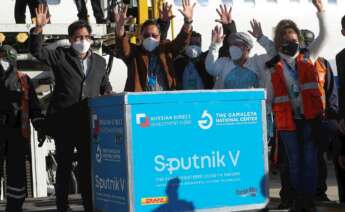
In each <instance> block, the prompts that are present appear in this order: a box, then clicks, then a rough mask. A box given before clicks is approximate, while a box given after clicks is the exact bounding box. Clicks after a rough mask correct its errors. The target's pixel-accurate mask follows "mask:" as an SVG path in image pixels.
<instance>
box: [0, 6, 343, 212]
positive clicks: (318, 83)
mask: <svg viewBox="0 0 345 212" xmlns="http://www.w3.org/2000/svg"><path fill="white" fill-rule="evenodd" d="M312 2H313V5H314V6H315V8H316V10H317V15H316V16H317V19H318V21H319V26H320V32H319V35H318V36H317V37H316V38H315V36H314V34H313V33H312V32H311V31H309V30H300V29H299V28H298V26H297V25H296V23H295V22H293V21H292V20H281V21H280V22H279V23H278V25H277V26H276V28H275V32H274V39H273V40H270V39H269V38H268V37H266V36H265V35H264V33H263V31H262V28H261V23H260V22H258V21H257V20H253V21H252V22H251V27H252V29H251V30H250V31H249V33H246V32H237V30H236V25H235V21H234V20H233V16H232V11H231V8H227V7H226V6H220V8H219V9H217V13H218V14H219V17H220V18H219V20H217V22H219V23H221V24H222V27H218V26H217V27H215V28H214V29H213V30H212V40H211V45H210V47H209V50H208V51H207V52H202V50H201V43H202V35H201V34H200V33H198V32H196V31H193V27H192V24H193V11H194V7H195V4H193V5H192V4H191V3H190V0H182V9H180V10H179V11H180V12H181V14H182V15H183V17H184V24H183V26H182V29H181V31H180V33H179V34H178V36H177V37H176V38H175V39H174V40H172V41H169V40H167V39H166V34H167V33H166V32H167V30H168V29H169V22H170V20H171V18H173V15H172V12H171V9H172V8H171V6H169V5H168V4H167V3H165V4H164V5H163V7H162V10H161V11H160V12H161V15H160V20H147V21H146V22H145V23H144V24H143V25H142V26H141V31H140V36H139V41H138V43H137V44H132V43H131V42H130V40H129V35H128V33H126V31H125V25H126V23H127V22H128V21H129V18H130V17H128V16H127V9H128V8H127V6H125V5H122V6H118V7H117V8H116V10H115V11H114V17H113V18H114V21H115V23H116V28H115V34H116V49H114V56H116V57H118V58H120V59H122V60H123V61H124V62H125V64H126V65H127V68H128V70H127V73H128V77H127V81H126V85H125V91H129V92H143V91H169V90H196V89H198V90H200V89H250V88H264V89H265V90H266V92H267V101H266V103H267V104H266V105H267V114H268V115H267V119H268V123H269V125H268V128H269V129H270V130H269V132H271V133H269V137H272V138H273V139H272V140H274V141H275V142H274V143H275V148H274V149H275V150H274V151H273V152H274V153H277V155H274V156H273V157H272V158H273V159H272V161H273V162H277V161H276V159H277V158H279V164H280V169H281V173H282V174H281V176H282V178H281V180H282V191H281V194H282V195H281V196H282V204H281V207H285V208H289V209H290V211H292V212H302V211H306V212H314V211H316V207H315V201H316V200H318V198H319V197H321V199H322V195H325V188H324V187H325V186H326V185H325V179H326V177H325V169H326V170H327V167H326V166H325V161H324V153H325V152H326V151H328V149H329V147H330V146H331V144H332V143H333V141H334V140H340V141H342V142H340V144H342V151H338V153H337V154H336V156H334V162H335V165H336V167H337V170H336V172H337V177H338V182H339V188H341V189H339V191H340V192H339V194H340V195H339V196H340V201H341V202H344V201H345V196H344V195H345V194H344V191H345V190H344V189H343V188H342V187H343V186H344V183H345V179H344V177H345V174H344V173H345V171H344V169H345V151H344V150H345V120H344V118H345V115H344V114H345V104H344V102H345V92H344V91H343V89H344V86H345V76H344V74H345V62H344V61H345V60H344V57H345V56H344V55H345V50H344V51H342V52H341V53H339V54H338V55H337V58H336V61H337V68H338V77H339V86H338V85H337V83H336V80H335V79H334V76H333V72H332V69H331V67H330V64H329V63H328V62H327V60H326V59H324V58H322V57H321V55H319V53H320V51H321V50H322V48H323V47H324V46H325V43H326V39H327V37H328V30H327V24H326V23H325V14H326V11H325V10H324V7H323V3H322V0H313V1H312ZM35 17H36V22H35V23H36V27H34V28H33V29H32V30H31V32H30V39H29V48H30V52H31V54H32V55H33V56H35V57H36V58H37V59H38V60H39V61H41V62H43V63H45V64H46V65H48V66H50V67H51V69H52V71H53V73H54V75H55V88H54V91H53V95H52V98H51V102H50V107H49V109H48V114H47V115H45V114H43V113H42V111H41V109H40V107H39V105H38V104H37V97H36V96H35V93H34V92H33V90H32V86H31V83H30V79H29V78H28V77H27V76H26V75H23V74H22V73H20V72H18V70H17V67H16V52H15V50H14V49H13V48H12V47H10V46H1V47H0V64H1V65H0V95H1V96H4V97H8V98H4V99H5V101H2V102H1V104H0V135H1V137H0V143H7V145H6V150H7V156H8V158H7V161H8V162H7V170H8V171H7V174H8V179H11V180H10V181H8V186H7V209H6V210H7V212H17V211H21V208H22V204H23V201H24V199H25V187H24V184H25V183H24V172H23V173H22V172H18V170H19V169H20V168H23V169H24V163H23V162H22V160H18V158H22V157H24V156H22V155H24V154H25V145H27V142H25V141H29V137H28V134H29V131H28V130H29V128H28V121H29V119H31V121H32V123H33V125H34V127H35V128H36V130H38V132H40V133H42V134H48V135H50V136H52V137H53V138H54V140H55V145H56V156H57V163H58V168H57V178H56V203H57V209H58V211H59V212H65V211H68V208H69V205H68V187H69V181H70V172H71V163H72V154H73V150H74V148H76V149H77V151H78V158H77V159H78V163H79V168H80V173H82V174H83V177H81V178H80V180H81V181H82V182H81V183H82V185H83V186H81V188H82V190H81V192H82V197H83V204H84V207H85V211H92V204H91V202H92V201H91V181H90V173H91V172H90V158H89V154H88V152H89V148H90V147H89V144H88V143H87V142H85V141H86V140H87V139H88V138H87V135H85V136H83V133H81V132H85V131H86V128H87V125H85V126H84V125H83V123H84V121H83V120H85V114H86V113H83V112H81V111H85V110H84V109H85V108H84V107H83V102H84V100H86V99H87V98H92V97H95V96H100V95H108V94H111V93H112V88H111V85H110V83H109V80H108V76H107V72H106V61H105V60H104V59H103V58H102V57H101V56H99V55H97V54H95V53H94V52H93V51H92V50H91V49H90V46H91V43H92V41H91V32H92V29H91V27H90V25H89V24H88V23H87V22H85V21H83V20H80V21H76V22H74V23H72V24H71V25H70V26H69V28H68V34H69V39H70V43H71V47H69V48H64V47H59V48H57V49H55V50H51V49H48V48H46V47H44V46H43V36H42V31H43V28H44V26H45V25H46V24H47V23H48V22H49V15H48V8H47V7H46V6H45V5H44V4H39V5H38V7H37V8H36V9H35ZM341 23H342V29H343V30H342V33H343V35H344V36H345V17H344V18H343V19H342V21H341ZM252 37H253V38H255V40H256V41H257V42H258V43H259V44H260V45H261V46H263V47H264V49H265V50H266V52H267V53H266V54H261V55H257V54H255V55H254V56H250V55H252V54H251V51H252V49H253V46H254V41H253V38H252ZM338 87H339V89H338ZM338 91H339V92H338ZM13 97H16V98H13ZM339 102H340V104H339ZM75 111H79V112H78V113H77V114H79V115H75V113H74V112H75ZM47 117H48V118H47ZM59 118H60V119H59ZM49 119H53V120H55V121H56V120H58V121H57V122H58V124H57V125H59V126H58V127H57V126H55V127H54V126H52V125H51V124H49V121H47V120H49ZM59 120H60V121H61V120H63V121H62V122H60V123H59ZM73 120H77V121H73ZM270 120H274V121H270ZM85 122H86V121H85ZM57 128H59V129H57ZM9 129H11V130H9ZM71 129H73V130H71ZM66 132H67V133H66ZM84 134H86V133H84ZM21 147H22V148H23V149H20V151H18V150H17V149H18V148H21ZM13 148H16V149H15V150H13ZM333 148H334V149H337V150H339V149H341V148H337V147H333ZM278 153H279V154H278ZM18 155H19V156H18ZM278 155H279V157H277V156H278ZM17 156H18V157H17ZM14 158H15V159H14ZM14 164H15V165H14ZM13 169H15V170H13ZM326 189H327V186H326ZM323 199H324V198H323Z"/></svg>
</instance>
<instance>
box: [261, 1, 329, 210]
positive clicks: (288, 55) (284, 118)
mask: <svg viewBox="0 0 345 212" xmlns="http://www.w3.org/2000/svg"><path fill="white" fill-rule="evenodd" d="M313 4H314V6H315V7H316V9H317V11H318V13H317V16H318V18H319V25H320V34H319V36H318V37H317V38H316V39H315V41H313V42H312V43H311V44H310V45H309V47H308V48H307V52H305V51H300V44H301V43H302V37H301V33H300V30H299V29H298V27H297V25H296V24H295V23H294V22H293V21H291V20H282V21H280V22H279V23H278V25H277V27H276V29H275V33H274V34H275V37H274V47H275V48H271V49H270V50H269V52H271V53H272V52H277V54H278V56H277V57H275V59H274V61H273V62H272V61H270V62H269V63H268V64H270V67H269V68H271V69H272V74H271V81H272V87H273V99H272V108H273V112H274V117H275V124H276V128H277V132H278V134H279V138H280V141H281V143H282V145H284V151H285V154H286V155H287V162H288V169H289V178H290V185H291V187H292V190H293V191H292V195H291V196H292V198H293V205H292V208H291V211H307V212H314V211H316V207H315V204H314V198H315V194H316V187H317V154H318V146H317V144H316V139H315V138H316V133H315V131H316V130H318V129H320V125H321V121H322V120H323V119H324V118H325V109H326V101H325V100H326V97H325V91H324V89H323V88H322V87H320V86H319V79H318V77H319V75H318V73H320V72H322V69H323V68H324V67H322V66H321V65H320V63H318V62H316V61H317V58H318V56H319V55H318V54H319V52H320V50H321V49H322V47H323V46H324V43H325V39H326V38H327V28H326V24H325V23H324V21H325V17H324V16H325V15H324V13H325V12H324V9H323V3H322V1H321V0H313ZM305 170H308V171H305Z"/></svg>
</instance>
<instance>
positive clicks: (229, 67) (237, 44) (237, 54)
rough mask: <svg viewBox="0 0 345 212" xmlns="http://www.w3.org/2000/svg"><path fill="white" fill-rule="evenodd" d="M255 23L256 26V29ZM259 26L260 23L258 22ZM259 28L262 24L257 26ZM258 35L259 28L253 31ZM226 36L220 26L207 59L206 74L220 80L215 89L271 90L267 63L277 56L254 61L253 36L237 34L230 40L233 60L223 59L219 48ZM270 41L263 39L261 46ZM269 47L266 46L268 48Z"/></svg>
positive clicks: (215, 31)
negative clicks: (251, 53) (252, 53)
mask: <svg viewBox="0 0 345 212" xmlns="http://www.w3.org/2000/svg"><path fill="white" fill-rule="evenodd" d="M254 22H255V21H253V22H252V26H253V25H254ZM255 24H257V22H255ZM257 25H258V24H257ZM253 30H254V32H252V33H258V32H257V31H258V30H261V29H259V28H253ZM223 38H224V35H222V33H221V30H220V28H219V27H218V26H216V27H215V29H214V30H213V31H212V43H211V46H210V48H209V52H208V55H207V58H206V70H207V72H208V73H209V74H211V75H212V76H213V77H215V78H216V83H215V86H214V88H215V89H241V88H257V87H260V88H266V89H267V90H268V89H269V85H270V83H269V78H268V77H269V74H268V72H266V71H265V61H267V60H268V59H270V58H271V57H273V55H266V54H265V55H254V56H252V57H250V51H251V49H252V48H253V45H254V44H253V41H252V39H251V37H250V36H249V34H247V33H245V32H237V33H233V34H231V35H229V36H228V40H227V43H228V44H229V48H228V51H229V56H230V57H229V56H227V57H219V58H218V55H219V48H220V47H221V45H222V42H223ZM266 40H268V38H267V37H266V36H260V40H259V42H262V43H265V42H267V41H266ZM264 47H265V46H264Z"/></svg>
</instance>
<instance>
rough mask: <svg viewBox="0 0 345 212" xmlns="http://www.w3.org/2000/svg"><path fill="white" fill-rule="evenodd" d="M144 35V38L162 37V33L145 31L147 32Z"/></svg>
mask: <svg viewBox="0 0 345 212" xmlns="http://www.w3.org/2000/svg"><path fill="white" fill-rule="evenodd" d="M143 37H144V38H149V37H152V38H155V39H158V38H159V37H160V35H159V34H153V33H145V34H143Z"/></svg>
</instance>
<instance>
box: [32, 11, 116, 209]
mask: <svg viewBox="0 0 345 212" xmlns="http://www.w3.org/2000/svg"><path fill="white" fill-rule="evenodd" d="M46 14H47V8H46V7H44V6H43V5H39V7H38V9H36V16H37V21H36V27H35V28H34V29H32V31H31V34H30V41H29V48H30V52H31V54H32V55H33V56H35V57H36V58H37V59H38V60H40V61H41V62H43V63H45V64H46V65H48V66H50V67H51V69H52V71H53V73H54V75H55V88H54V92H53V95H52V99H51V102H50V106H49V109H48V118H49V117H52V120H54V121H52V122H54V124H53V126H54V129H53V130H51V129H47V131H48V132H49V134H51V135H52V136H53V137H54V139H55V146H56V156H57V163H58V168H57V173H56V203H57V209H58V211H59V212H65V211H67V209H68V187H69V181H70V176H71V175H70V174H71V166H72V156H73V151H74V148H77V151H78V158H77V159H78V165H79V168H80V170H79V173H80V183H81V185H82V186H80V188H81V193H82V197H83V204H84V207H85V211H87V212H89V211H92V206H91V201H92V198H91V181H90V179H91V178H90V177H91V176H90V173H91V172H90V156H89V154H90V153H89V152H90V144H89V143H88V141H89V139H88V133H87V132H88V120H87V114H88V112H87V107H86V104H83V102H85V100H86V99H87V98H91V97H95V96H100V95H105V94H109V93H111V90H112V88H111V85H110V83H109V79H108V76H107V73H106V61H105V60H104V59H103V58H102V57H101V56H99V55H97V54H95V53H93V52H92V51H91V49H90V46H91V37H90V36H91V27H90V26H89V25H88V24H87V23H86V22H84V21H77V22H74V23H72V24H71V25H70V26H69V28H68V34H69V40H70V42H71V47H70V48H57V49H56V50H48V49H47V48H44V47H43V46H42V43H43V36H42V30H43V27H44V25H45V24H47V23H48V21H49V20H48V18H47V17H46ZM48 120H49V119H48Z"/></svg>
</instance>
